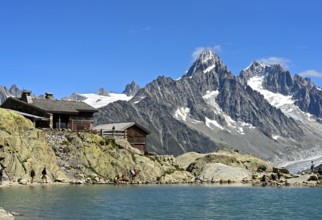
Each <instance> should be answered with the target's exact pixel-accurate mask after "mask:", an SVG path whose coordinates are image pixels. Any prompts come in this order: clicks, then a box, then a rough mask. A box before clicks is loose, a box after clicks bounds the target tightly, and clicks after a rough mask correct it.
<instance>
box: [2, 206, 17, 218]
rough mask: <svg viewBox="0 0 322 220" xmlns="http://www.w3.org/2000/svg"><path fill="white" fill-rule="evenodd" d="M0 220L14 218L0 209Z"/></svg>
mask: <svg viewBox="0 0 322 220" xmlns="http://www.w3.org/2000/svg"><path fill="white" fill-rule="evenodd" d="M0 219H1V220H14V219H15V217H14V216H13V215H12V214H11V213H9V212H7V211H6V210H4V209H3V208H1V207H0Z"/></svg>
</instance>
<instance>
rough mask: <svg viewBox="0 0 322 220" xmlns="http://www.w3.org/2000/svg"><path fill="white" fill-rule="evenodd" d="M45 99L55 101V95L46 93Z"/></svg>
mask: <svg viewBox="0 0 322 220" xmlns="http://www.w3.org/2000/svg"><path fill="white" fill-rule="evenodd" d="M45 99H51V100H55V97H54V94H53V93H50V92H46V93H45Z"/></svg>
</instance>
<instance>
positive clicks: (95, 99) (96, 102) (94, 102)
mask: <svg viewBox="0 0 322 220" xmlns="http://www.w3.org/2000/svg"><path fill="white" fill-rule="evenodd" d="M79 95H80V96H83V97H85V98H86V99H85V100H84V102H85V103H87V104H89V105H91V106H92V107H94V108H101V107H103V106H106V105H108V104H110V103H112V102H116V101H119V100H122V101H129V100H130V99H131V98H132V96H127V95H125V94H116V93H109V94H108V96H102V95H97V94H94V93H87V94H79Z"/></svg>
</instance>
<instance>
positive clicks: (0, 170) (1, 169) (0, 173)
mask: <svg viewBox="0 0 322 220" xmlns="http://www.w3.org/2000/svg"><path fill="white" fill-rule="evenodd" d="M2 178H3V168H2V166H1V164H0V185H2Z"/></svg>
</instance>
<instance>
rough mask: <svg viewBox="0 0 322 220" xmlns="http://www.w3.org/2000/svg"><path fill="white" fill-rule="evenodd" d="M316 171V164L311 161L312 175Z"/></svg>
mask: <svg viewBox="0 0 322 220" xmlns="http://www.w3.org/2000/svg"><path fill="white" fill-rule="evenodd" d="M313 171H314V163H313V160H312V161H311V173H313Z"/></svg>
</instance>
